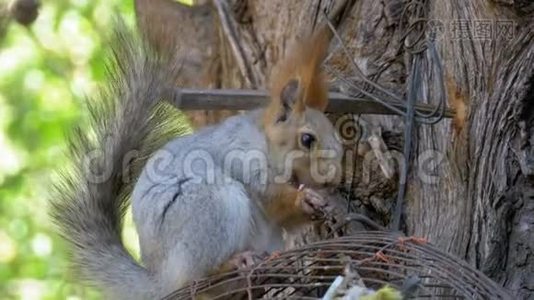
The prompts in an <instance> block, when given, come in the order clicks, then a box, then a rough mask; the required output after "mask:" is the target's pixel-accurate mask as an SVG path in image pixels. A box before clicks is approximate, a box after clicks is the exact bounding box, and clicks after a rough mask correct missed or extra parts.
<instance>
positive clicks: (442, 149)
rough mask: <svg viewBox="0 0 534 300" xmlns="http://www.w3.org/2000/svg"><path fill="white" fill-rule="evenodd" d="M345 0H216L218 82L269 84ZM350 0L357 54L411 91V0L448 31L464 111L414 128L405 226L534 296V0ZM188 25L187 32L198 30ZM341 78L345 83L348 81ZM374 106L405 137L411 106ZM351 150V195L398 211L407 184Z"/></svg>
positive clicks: (451, 77)
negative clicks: (372, 168) (400, 190)
mask: <svg viewBox="0 0 534 300" xmlns="http://www.w3.org/2000/svg"><path fill="white" fill-rule="evenodd" d="M340 2H342V1H339V0H338V1H334V0H322V1H321V0H310V1H286V0H272V1H262V0H227V1H225V0H214V1H213V5H212V6H210V10H211V16H210V18H209V19H210V20H211V21H210V22H213V23H210V24H218V25H217V28H218V29H217V30H218V31H217V35H216V39H212V40H211V41H210V43H211V45H212V47H215V48H214V50H213V51H214V52H215V53H220V54H221V56H223V58H222V59H221V60H220V64H219V65H218V68H217V70H218V71H217V72H216V74H217V75H216V76H215V77H211V78H210V82H209V83H207V86H224V87H234V88H241V87H250V88H255V87H264V86H265V84H266V75H267V74H269V71H270V69H271V67H272V66H273V64H274V63H275V62H276V61H277V60H279V59H280V58H281V57H282V56H283V54H284V52H285V51H286V46H287V45H288V44H289V42H290V41H291V40H292V39H293V38H294V37H295V36H298V35H301V34H303V33H306V32H309V31H311V30H312V29H313V28H314V27H315V26H316V24H318V23H320V22H323V17H322V13H321V11H322V10H324V9H330V10H331V9H332V8H333V7H334V6H335V5H337V4H339V3H340ZM349 2H351V3H350V4H351V5H349V7H350V10H349V13H348V14H345V16H344V19H343V20H342V22H341V26H340V28H339V29H338V31H339V33H340V35H341V37H342V39H343V41H344V43H345V44H346V46H347V49H348V51H349V52H350V54H351V55H352V56H353V57H352V59H353V60H354V61H355V62H356V63H357V64H358V66H359V67H360V68H361V69H362V71H363V73H364V74H365V75H367V76H368V77H370V78H372V79H373V80H375V81H377V82H379V83H380V84H381V85H383V86H385V87H387V88H388V89H390V90H391V91H394V92H395V93H397V94H399V95H404V94H405V91H406V89H407V81H408V79H407V77H408V74H409V70H410V67H411V62H410V60H409V58H410V57H411V55H410V51H409V50H407V48H406V44H405V41H404V40H403V36H404V34H405V33H406V26H405V25H406V22H409V21H410V20H408V19H407V17H406V15H405V14H404V13H406V12H408V11H410V9H413V7H412V8H410V5H419V6H421V11H422V12H423V14H424V16H423V18H424V19H426V20H432V21H431V22H427V23H426V24H427V25H428V26H427V27H425V30H426V33H427V34H428V33H429V32H430V31H431V30H434V31H435V32H437V39H436V47H437V50H438V52H439V55H440V60H441V64H442V65H443V71H444V76H445V77H444V78H445V83H444V84H445V86H446V87H447V89H446V90H447V100H448V105H449V106H451V107H453V108H454V109H455V110H456V116H455V118H454V119H453V120H443V121H441V122H440V123H438V124H436V125H423V124H421V125H418V126H417V127H416V129H415V130H414V133H413V142H412V143H413V144H412V145H413V151H412V155H411V157H410V162H411V163H410V176H409V179H408V190H407V194H406V200H405V205H404V215H403V228H404V230H405V231H406V233H407V234H409V235H417V236H424V237H426V238H428V239H429V240H430V241H431V242H432V243H433V244H435V245H437V246H438V247H440V248H441V249H443V250H445V251H448V252H450V253H453V254H455V255H457V256H459V257H461V258H464V259H466V260H467V261H468V262H470V263H471V264H472V265H473V266H475V267H476V268H478V269H481V270H482V271H483V272H484V273H486V274H487V275H488V276H490V277H491V278H493V279H494V280H496V281H498V282H500V283H501V284H503V285H504V286H505V287H506V288H508V289H509V290H510V291H511V293H512V294H515V295H516V296H517V297H518V298H520V299H527V298H528V299H534V292H533V291H534V200H533V198H534V188H533V178H534V129H533V128H534V96H533V95H534V74H533V65H534V30H533V29H534V21H532V20H533V15H534V13H533V11H534V4H531V3H530V2H529V1H526V0H523V1H521V0H506V1H504V0H501V1H499V0H495V1H489V0H472V1H464V0H449V1H442V0H426V1H412V2H410V1H402V0H382V1H376V0H360V1H349ZM411 21H414V20H413V19H412V20H411ZM196 26H201V25H199V24H197V25H196ZM180 27H181V28H183V27H184V25H183V24H182V26H180ZM196 29H197V28H195V30H196ZM436 30H437V31H436ZM189 36H190V35H186V36H184V37H183V38H184V39H187V40H188V41H190V40H191V38H190V37H189ZM215 40H216V41H215ZM181 43H183V44H185V45H188V43H187V42H186V41H184V40H183V39H182V40H181ZM213 45H215V46H213ZM200 49H202V48H200ZM332 52H333V54H332V55H331V57H330V59H329V60H328V62H327V65H328V66H330V67H333V68H335V69H336V70H339V71H340V72H341V73H342V74H343V75H344V76H345V77H347V78H348V77H352V78H354V76H355V74H354V73H353V72H352V68H351V67H350V61H349V60H348V59H347V57H346V56H345V55H344V54H343V51H341V48H340V47H339V43H337V42H334V43H333V48H332ZM200 53H202V52H200ZM430 61H431V59H430V56H429V54H428V51H427V52H425V54H423V67H422V69H421V78H422V82H421V83H420V84H421V89H422V95H423V96H424V97H423V98H424V99H417V100H418V101H422V102H425V103H434V104H436V103H437V100H436V99H437V98H438V96H439V93H440V92H439V84H436V80H437V78H436V77H435V76H434V73H433V67H434V66H432V64H431V63H430ZM203 62H205V61H203ZM203 62H199V63H200V65H201V66H205V63H204V64H203ZM332 83H333V86H334V88H337V89H340V90H346V87H344V86H343V84H342V83H340V82H339V81H336V80H333V81H332ZM365 117H366V118H367V121H368V122H369V123H370V124H372V125H371V126H372V127H375V128H376V126H379V127H380V128H382V129H383V132H382V137H383V138H384V140H386V143H387V144H388V145H389V146H390V148H393V147H394V144H397V147H398V148H399V149H400V146H398V144H399V143H400V144H402V141H400V142H398V141H396V137H398V136H399V134H400V133H401V132H402V130H403V122H402V119H401V118H399V117H390V116H365ZM334 121H335V120H334ZM350 155H351V156H352V157H350V159H351V160H356V161H357V162H359V165H357V166H356V168H354V170H355V172H356V174H354V178H355V180H357V182H356V183H355V184H353V185H352V186H351V190H350V192H351V193H352V197H350V199H351V201H353V202H355V203H358V205H357V206H359V208H357V209H359V210H360V211H363V212H365V213H367V214H369V215H370V216H371V217H372V218H379V219H380V220H381V221H383V222H384V223H388V222H389V221H390V220H391V215H392V211H393V207H394V205H393V199H394V197H395V193H396V187H397V185H396V184H395V183H394V181H392V180H393V179H386V178H384V176H382V175H381V176H377V175H376V174H375V175H372V176H371V182H370V184H367V183H366V182H363V181H362V178H363V177H364V174H361V173H360V174H359V172H360V171H362V170H363V169H365V168H363V167H362V164H363V160H362V156H358V151H353V152H350ZM359 155H362V153H359ZM351 170H352V169H351ZM354 170H353V171H354ZM351 178H352V176H351ZM394 180H396V179H394Z"/></svg>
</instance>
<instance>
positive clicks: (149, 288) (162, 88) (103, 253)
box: [51, 21, 178, 299]
mask: <svg viewBox="0 0 534 300" xmlns="http://www.w3.org/2000/svg"><path fill="white" fill-rule="evenodd" d="M116 23H117V25H116V28H117V29H116V30H115V33H114V35H113V39H112V41H111V43H110V45H109V46H110V47H111V52H112V54H113V55H112V59H111V60H110V61H109V62H108V65H107V71H108V78H107V81H106V86H105V87H104V88H103V89H101V91H100V93H99V94H98V96H97V97H93V98H92V99H90V102H89V112H90V114H89V115H90V118H91V121H90V126H89V127H88V128H85V127H83V126H78V128H76V130H75V132H74V134H73V136H72V138H71V140H70V147H71V156H72V159H73V167H72V168H71V169H70V170H69V171H67V172H64V173H63V174H62V180H60V182H59V183H57V184H56V185H55V190H56V192H57V193H56V194H55V198H54V199H53V200H52V207H51V215H52V217H53V218H54V220H55V222H56V223H57V225H58V226H59V228H60V231H61V233H62V235H63V236H64V237H65V239H66V240H67V241H68V242H69V244H70V246H71V248H72V261H73V264H74V267H75V270H76V273H78V274H79V276H80V279H81V280H83V281H86V282H87V283H90V284H92V285H94V286H96V287H97V288H98V289H99V290H102V291H104V293H105V294H106V296H107V297H109V298H112V299H115V298H120V299H154V298H157V297H158V296H159V295H158V282H157V281H158V280H157V278H155V277H154V276H153V274H150V272H149V271H148V270H147V269H145V268H143V267H142V266H140V265H139V264H138V263H136V261H135V260H134V259H133V258H132V257H131V255H130V254H129V253H128V251H127V250H126V249H125V247H124V245H123V243H122V240H121V227H122V217H123V214H124V211H125V209H126V207H127V205H128V197H127V196H126V195H125V194H127V193H124V191H125V190H126V189H127V187H128V182H127V181H128V178H129V176H130V174H127V173H128V172H130V168H129V167H128V166H129V165H130V163H131V160H132V157H133V156H134V154H135V153H136V152H134V151H136V150H138V149H139V148H140V147H141V145H143V143H144V142H145V141H146V139H147V136H148V135H149V134H150V132H151V130H153V129H154V127H153V126H152V124H154V122H153V120H152V119H153V118H157V115H158V113H155V112H154V110H155V107H156V106H157V105H158V104H159V103H160V100H162V98H165V97H166V96H170V92H169V91H170V90H171V87H172V86H173V84H174V82H176V81H175V79H176V75H177V72H178V71H177V70H178V67H177V66H176V65H175V60H171V59H165V57H163V56H162V55H161V53H160V54H159V55H156V54H155V53H154V52H153V51H151V50H150V47H149V46H148V45H147V44H146V43H145V42H144V41H143V38H141V37H140V36H139V35H136V34H134V33H132V31H131V30H129V29H126V26H125V25H124V24H123V23H122V22H121V21H119V22H116ZM167 58H169V57H167Z"/></svg>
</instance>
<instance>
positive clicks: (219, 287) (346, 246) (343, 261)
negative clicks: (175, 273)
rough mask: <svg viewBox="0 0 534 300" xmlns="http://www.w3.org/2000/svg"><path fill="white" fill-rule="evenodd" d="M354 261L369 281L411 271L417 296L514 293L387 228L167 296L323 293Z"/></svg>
mask: <svg viewBox="0 0 534 300" xmlns="http://www.w3.org/2000/svg"><path fill="white" fill-rule="evenodd" d="M347 265H351V266H352V268H353V269H355V270H356V271H357V273H358V275H360V277H361V279H362V280H363V282H364V283H365V284H366V286H367V287H370V288H379V287H381V286H383V285H386V284H388V285H390V286H392V287H394V288H396V289H399V290H400V289H401V288H402V284H403V282H405V281H406V280H407V278H409V277H413V276H416V277H418V278H419V279H420V286H419V289H418V291H417V294H416V295H415V296H416V297H417V298H447V299H449V298H454V299H490V298H491V299H510V296H509V295H508V294H507V293H506V292H505V291H504V290H503V289H502V288H501V287H499V286H498V285H497V284H496V283H494V282H493V281H491V280H490V279H488V278H487V277H486V276H485V275H483V274H482V273H480V272H479V271H477V270H475V269H473V268H471V267H470V266H469V265H468V264H466V263H464V262H463V261H462V260H460V259H457V258H454V257H452V256H450V255H449V254H446V253H443V252H441V251H440V250H438V249H436V248H435V247H433V246H431V245H429V244H427V243H425V241H424V240H421V239H415V238H406V237H403V236H401V235H399V234H395V233H391V232H384V231H371V232H369V231H362V232H358V233H356V234H355V235H352V236H347V237H341V238H337V239H333V240H326V241H320V242H316V243H313V244H309V245H305V246H303V247H302V248H300V249H294V250H290V251H287V252H284V253H283V254H281V255H280V256H278V257H274V258H270V259H268V260H266V261H264V262H262V263H260V264H259V265H258V266H256V267H254V268H252V269H250V270H243V271H241V272H238V271H236V272H230V273H226V274H220V275H214V276H212V277H210V278H207V279H204V280H201V281H198V282H196V283H194V284H191V285H190V286H188V287H185V288H182V289H180V290H178V291H176V292H174V293H172V294H170V295H169V296H167V297H166V298H165V299H191V298H193V297H195V296H196V295H201V294H203V293H208V294H209V295H210V298H211V299H251V298H253V299H292V298H294V299H320V298H321V297H322V295H324V292H325V291H326V289H327V288H328V287H329V286H330V285H331V284H332V282H333V281H334V279H335V278H336V277H337V276H338V275H339V274H341V273H342V272H343V270H344V269H345V267H346V266H347Z"/></svg>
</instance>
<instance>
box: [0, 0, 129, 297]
mask: <svg viewBox="0 0 534 300" xmlns="http://www.w3.org/2000/svg"><path fill="white" fill-rule="evenodd" d="M0 1H4V0H0ZM0 4H3V3H0ZM115 13H120V14H121V15H123V16H124V18H126V19H127V21H128V22H129V24H133V21H134V8H133V0H125V1H119V0H55V1H42V5H41V8H40V11H39V16H38V18H37V20H36V21H35V22H34V23H33V24H32V25H31V26H30V27H24V26H22V25H19V24H18V23H16V22H10V24H9V27H8V29H7V33H6V35H5V36H4V38H3V39H2V40H1V41H0V299H32V300H34V299H72V300H73V299H98V298H100V297H99V295H98V293H96V292H95V291H91V290H89V289H85V288H82V287H81V286H77V285H75V284H73V283H72V280H70V276H69V274H68V273H67V272H66V266H67V258H68V257H67V252H66V249H65V245H64V243H63V242H62V240H61V239H60V238H59V236H57V235H56V234H55V233H54V226H53V224H52V222H51V220H49V218H48V215H47V200H48V198H49V197H50V190H49V187H50V182H51V181H52V180H53V179H54V170H55V169H56V168H57V167H62V166H65V165H67V164H68V161H67V160H66V157H65V155H64V153H65V150H66V143H65V133H66V132H68V129H69V128H71V127H72V125H73V124H74V123H77V122H83V120H84V118H85V117H84V111H83V109H82V108H83V101H84V99H85V98H84V97H85V95H90V94H91V93H92V92H94V90H95V88H96V87H97V86H98V82H99V81H101V80H102V79H103V77H104V75H105V70H104V55H105V54H106V47H105V45H103V44H102V41H103V39H104V38H105V34H106V33H109V27H110V24H111V21H112V19H113V16H114V14H115ZM129 223H130V225H129V226H127V228H126V230H125V235H126V240H127V244H128V247H129V248H130V249H131V250H132V251H133V252H137V249H136V245H137V240H136V235H135V231H134V230H133V229H132V226H131V221H130V222H129Z"/></svg>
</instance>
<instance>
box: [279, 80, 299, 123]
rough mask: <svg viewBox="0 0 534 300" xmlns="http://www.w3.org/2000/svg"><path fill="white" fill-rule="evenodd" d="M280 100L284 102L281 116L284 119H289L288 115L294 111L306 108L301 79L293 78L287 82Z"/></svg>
mask: <svg viewBox="0 0 534 300" xmlns="http://www.w3.org/2000/svg"><path fill="white" fill-rule="evenodd" d="M280 102H281V104H282V111H281V113H282V115H281V116H280V118H282V119H287V116H288V115H289V114H290V113H292V112H302V111H303V110H304V103H303V101H302V89H301V88H300V82H299V80H297V79H291V80H289V81H288V82H287V83H286V85H285V86H284V87H283V88H282V91H281V92H280Z"/></svg>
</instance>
